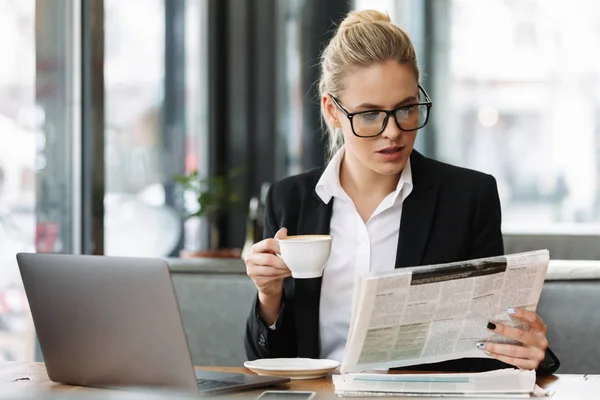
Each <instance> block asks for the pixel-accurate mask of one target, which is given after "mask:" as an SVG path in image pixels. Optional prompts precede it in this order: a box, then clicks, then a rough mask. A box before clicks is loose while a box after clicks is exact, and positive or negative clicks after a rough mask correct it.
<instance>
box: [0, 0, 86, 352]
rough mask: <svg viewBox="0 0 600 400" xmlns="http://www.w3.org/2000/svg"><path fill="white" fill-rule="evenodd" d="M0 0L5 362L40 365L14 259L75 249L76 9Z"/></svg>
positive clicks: (0, 291) (0, 320)
mask: <svg viewBox="0 0 600 400" xmlns="http://www.w3.org/2000/svg"><path fill="white" fill-rule="evenodd" d="M54 5H55V4H54V3H53V2H52V3H51V2H46V1H35V0H22V1H0V54H3V55H4V57H3V59H2V62H1V63H0V143H1V145H0V360H20V361H33V360H34V359H35V333H34V329H33V324H32V321H31V316H30V314H29V310H28V307H27V300H26V297H25V294H24V292H23V287H22V282H21V279H20V274H19V271H18V268H17V264H16V259H15V255H16V253H18V252H23V251H26V252H32V251H38V252H59V253H60V252H62V253H69V252H73V251H74V246H73V245H74V243H73V238H74V234H73V232H74V229H75V227H76V226H77V219H76V218H75V219H74V218H72V215H73V203H74V202H73V182H74V179H73V176H74V174H73V173H74V172H75V171H74V170H73V157H72V155H73V137H74V135H75V132H76V131H77V129H75V127H76V125H75V122H74V121H75V118H74V117H75V114H76V111H75V110H76V109H77V108H78V107H79V106H80V104H79V103H78V100H77V98H76V97H75V92H74V88H75V86H74V85H73V82H72V80H73V79H74V78H73V77H74V74H73V71H74V65H75V61H76V59H75V57H76V56H77V54H76V51H75V49H76V46H75V44H74V42H73V41H71V40H65V38H72V37H73V32H72V27H73V19H74V18H75V14H74V11H73V7H71V6H72V4H71V3H69V4H65V7H64V8H62V7H55V6H54Z"/></svg>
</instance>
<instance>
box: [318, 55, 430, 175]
mask: <svg viewBox="0 0 600 400" xmlns="http://www.w3.org/2000/svg"><path fill="white" fill-rule="evenodd" d="M336 99H337V100H338V102H339V105H340V106H341V107H343V108H344V109H345V110H346V111H347V112H349V113H356V112H360V111H369V110H393V109H395V108H397V107H400V106H409V105H411V104H416V103H418V102H419V101H424V99H419V87H418V82H417V79H416V76H415V74H414V72H413V70H412V69H411V68H410V67H409V66H407V65H402V64H400V63H398V62H397V61H393V60H392V61H387V62H385V63H382V64H375V65H372V66H369V67H363V68H356V69H354V70H352V71H351V72H349V73H348V74H347V75H346V77H345V80H344V90H343V91H342V92H341V93H340V94H339V95H338V96H337V97H336ZM322 101H323V102H324V112H325V117H326V118H327V119H328V121H329V122H330V123H331V125H333V126H334V127H335V128H341V129H342V132H343V135H344V143H345V149H346V156H345V162H351V163H356V162H358V163H360V164H362V165H363V166H364V167H366V168H368V169H370V170H372V171H374V172H377V173H379V174H381V175H394V174H399V173H400V172H401V171H402V169H403V168H404V165H405V164H406V160H407V159H408V157H409V156H410V153H411V152H412V150H413V147H414V143H415V139H416V136H417V131H410V132H407V131H402V130H400V129H399V128H398V125H397V124H396V121H394V117H393V115H390V116H389V118H388V121H387V124H386V126H385V129H384V131H383V132H382V133H381V134H380V135H378V136H375V137H369V138H363V137H358V136H356V135H355V134H354V133H353V130H352V126H351V125H350V120H349V119H348V117H347V116H346V115H345V114H344V112H343V111H342V110H340V109H339V108H338V107H337V106H336V104H335V103H334V102H333V100H332V99H331V97H330V96H328V95H325V96H323V99H322ZM398 114H399V116H400V117H402V115H403V114H402V111H400V112H399V113H398ZM381 116H382V114H379V115H378V114H376V113H367V114H363V115H361V116H354V117H353V124H354V131H356V133H358V134H361V133H370V134H376V133H377V132H378V131H379V130H380V129H377V128H376V126H379V127H380V126H381V124H380V121H381ZM400 123H401V124H402V126H403V127H405V125H404V124H405V122H404V123H403V122H402V121H400Z"/></svg>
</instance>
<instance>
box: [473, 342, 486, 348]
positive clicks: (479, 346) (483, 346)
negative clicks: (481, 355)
mask: <svg viewBox="0 0 600 400" xmlns="http://www.w3.org/2000/svg"><path fill="white" fill-rule="evenodd" d="M475 346H477V348H478V349H484V348H485V343H482V342H477V344H476V345H475Z"/></svg>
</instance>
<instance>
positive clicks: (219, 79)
mask: <svg viewBox="0 0 600 400" xmlns="http://www.w3.org/2000/svg"><path fill="white" fill-rule="evenodd" d="M362 8H376V9H379V10H382V11H385V12H387V13H388V14H389V15H390V17H391V18H392V20H393V21H394V22H396V23H397V24H399V25H400V26H401V27H402V28H404V29H405V30H406V31H407V32H408V33H409V34H410V35H411V37H412V38H413V41H414V43H415V46H416V48H417V52H418V56H419V64H420V66H421V69H422V71H423V80H422V84H423V86H424V87H425V88H426V90H427V91H428V92H429V94H430V96H431V98H432V100H433V104H434V105H433V109H432V120H431V122H430V124H429V125H428V126H427V127H426V129H424V130H422V131H421V132H420V134H419V137H418V141H417V146H416V148H417V150H419V151H421V152H422V153H424V154H425V155H427V156H430V157H433V158H436V159H439V160H442V161H446V162H449V163H452V164H456V165H460V166H464V167H469V168H473V169H477V170H480V171H484V172H487V173H490V174H493V175H494V176H495V178H496V179H497V181H498V186H499V191H500V196H501V202H502V211H503V231H504V234H505V237H506V238H508V239H510V238H511V237H522V236H523V235H546V236H548V237H552V238H553V240H558V241H560V240H571V239H572V238H573V237H578V236H586V237H593V238H594V239H597V238H598V237H597V235H600V176H599V172H600V52H599V51H597V49H599V48H600V2H598V1H596V0H574V2H573V3H572V4H571V5H570V6H569V7H565V5H564V2H560V1H558V0H486V1H480V0H385V1H382V0H379V1H375V0H368V1H367V0H356V1H347V0H328V1H326V2H325V1H322V0H0V54H1V55H2V62H0V360H22V361H27V360H33V359H34V358H35V333H34V330H33V327H32V324H31V321H30V317H29V314H28V310H27V302H26V298H25V296H24V293H23V289H22V284H21V282H20V277H19V273H18V268H17V265H16V261H15V254H16V253H18V252H20V251H38V252H62V253H83V254H107V255H125V256H149V257H179V256H180V255H181V254H183V253H182V251H184V252H185V251H192V252H193V251H198V250H202V249H205V248H208V247H211V246H213V247H214V243H215V242H216V241H218V243H219V247H222V248H229V249H241V248H242V247H243V246H244V243H245V242H246V241H248V240H250V242H252V241H253V240H256V237H257V236H258V235H249V234H248V232H249V229H253V228H249V226H250V227H251V226H252V225H249V224H248V220H249V219H260V200H261V197H263V196H264V188H265V187H266V186H267V185H268V183H270V182H273V181H274V180H276V179H280V178H282V177H284V176H287V175H290V174H295V173H298V172H301V171H304V170H307V169H310V168H313V167H316V166H320V165H323V164H324V162H325V140H324V137H323V134H322V131H321V125H320V120H319V118H320V116H319V103H318V98H317V97H316V92H315V87H314V86H313V83H314V82H315V80H316V79H317V78H318V67H317V65H318V57H319V52H320V51H321V49H322V48H323V47H324V45H325V44H326V42H327V40H328V38H329V37H330V36H331V34H332V33H333V29H334V27H335V23H337V22H339V21H340V20H341V18H342V17H343V16H344V15H345V14H346V13H347V12H348V11H350V10H352V9H362ZM234 169H239V171H240V172H239V173H238V174H236V176H235V177H231V178H228V179H229V180H230V181H231V182H235V184H236V186H235V187H236V188H237V189H236V190H237V192H236V194H237V197H239V202H238V203H239V204H238V205H240V206H239V207H237V206H236V207H233V206H232V207H230V208H227V209H225V212H223V213H219V214H218V215H216V217H215V218H214V219H213V220H211V223H209V222H207V220H206V218H205V216H204V217H203V216H202V215H198V216H197V217H195V218H187V216H188V215H189V214H190V213H194V212H197V211H198V205H197V204H195V200H197V197H195V196H194V193H193V191H190V190H189V188H187V189H186V188H183V189H182V187H181V185H178V183H177V177H181V176H186V175H187V176H188V177H189V176H190V174H192V173H193V172H194V171H197V173H198V176H200V177H204V178H207V179H211V177H216V176H224V175H227V174H228V173H229V172H231V171H232V170H234ZM232 188H233V185H228V186H227V189H226V191H228V193H230V192H232V191H233V189H232ZM230 194H231V193H230ZM253 199H256V200H257V201H258V203H256V202H254V203H253V202H252V200H253ZM249 202H250V208H248V206H247V204H249ZM196 203H197V202H196ZM232 204H233V202H232ZM259 225H260V224H259ZM214 227H216V228H217V229H216V230H215V229H212V228H214ZM253 233H255V232H253ZM519 235H521V236H519ZM590 247H593V246H590ZM587 251H588V252H589V254H586V249H585V248H584V249H583V251H580V252H579V253H578V254H577V258H579V259H593V258H594V257H596V252H597V250H596V249H595V248H589V249H588V250H587ZM561 257H562V258H568V255H564V256H563V255H561Z"/></svg>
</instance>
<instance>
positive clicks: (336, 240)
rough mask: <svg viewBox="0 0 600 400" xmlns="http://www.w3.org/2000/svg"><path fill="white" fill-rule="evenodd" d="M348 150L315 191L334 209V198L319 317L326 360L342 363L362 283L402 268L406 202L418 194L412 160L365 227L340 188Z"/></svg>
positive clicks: (335, 160) (339, 154)
mask: <svg viewBox="0 0 600 400" xmlns="http://www.w3.org/2000/svg"><path fill="white" fill-rule="evenodd" d="M343 158H344V149H343V148H342V149H341V150H340V151H338V152H337V153H336V154H335V156H334V157H333V158H332V159H331V161H330V162H329V165H328V166H327V168H325V171H324V172H323V175H322V176H321V178H320V179H319V182H318V183H317V186H316V187H315V190H316V192H317V194H318V195H319V197H320V198H321V200H322V201H323V202H324V203H325V204H328V203H329V202H330V201H331V199H332V198H335V201H334V202H333V214H332V216H331V227H330V234H331V235H332V236H333V241H332V245H331V255H330V256H329V260H328V261H327V264H326V266H325V270H324V273H323V283H322V286H321V302H320V310H319V312H320V314H319V335H320V339H321V354H320V358H328V359H333V360H337V361H340V362H341V361H342V357H343V355H344V347H345V346H346V338H347V336H348V330H349V327H350V316H351V313H352V307H353V304H352V301H353V293H354V287H355V283H356V278H357V277H358V276H360V275H362V274H363V273H365V272H367V271H388V270H393V269H394V267H395V264H396V251H397V248H398V234H399V231H400V218H401V216H402V203H403V202H404V199H406V197H408V195H409V194H410V192H411V191H412V188H413V184H412V174H411V169H410V159H409V160H407V162H406V165H405V167H404V169H403V170H402V174H401V175H400V180H399V181H398V186H397V187H396V190H395V191H393V192H392V193H390V194H389V195H388V196H386V198H384V199H383V201H382V202H381V203H380V204H379V206H378V207H377V209H376V210H375V212H373V215H372V216H371V217H370V218H369V220H368V221H367V223H366V224H365V223H364V222H363V220H362V218H361V217H360V215H359V213H358V210H357V209H356V207H355V205H354V202H353V201H352V200H351V199H350V197H349V196H348V195H347V194H346V193H345V192H344V189H342V186H341V184H340V165H341V162H342V159H343Z"/></svg>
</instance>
